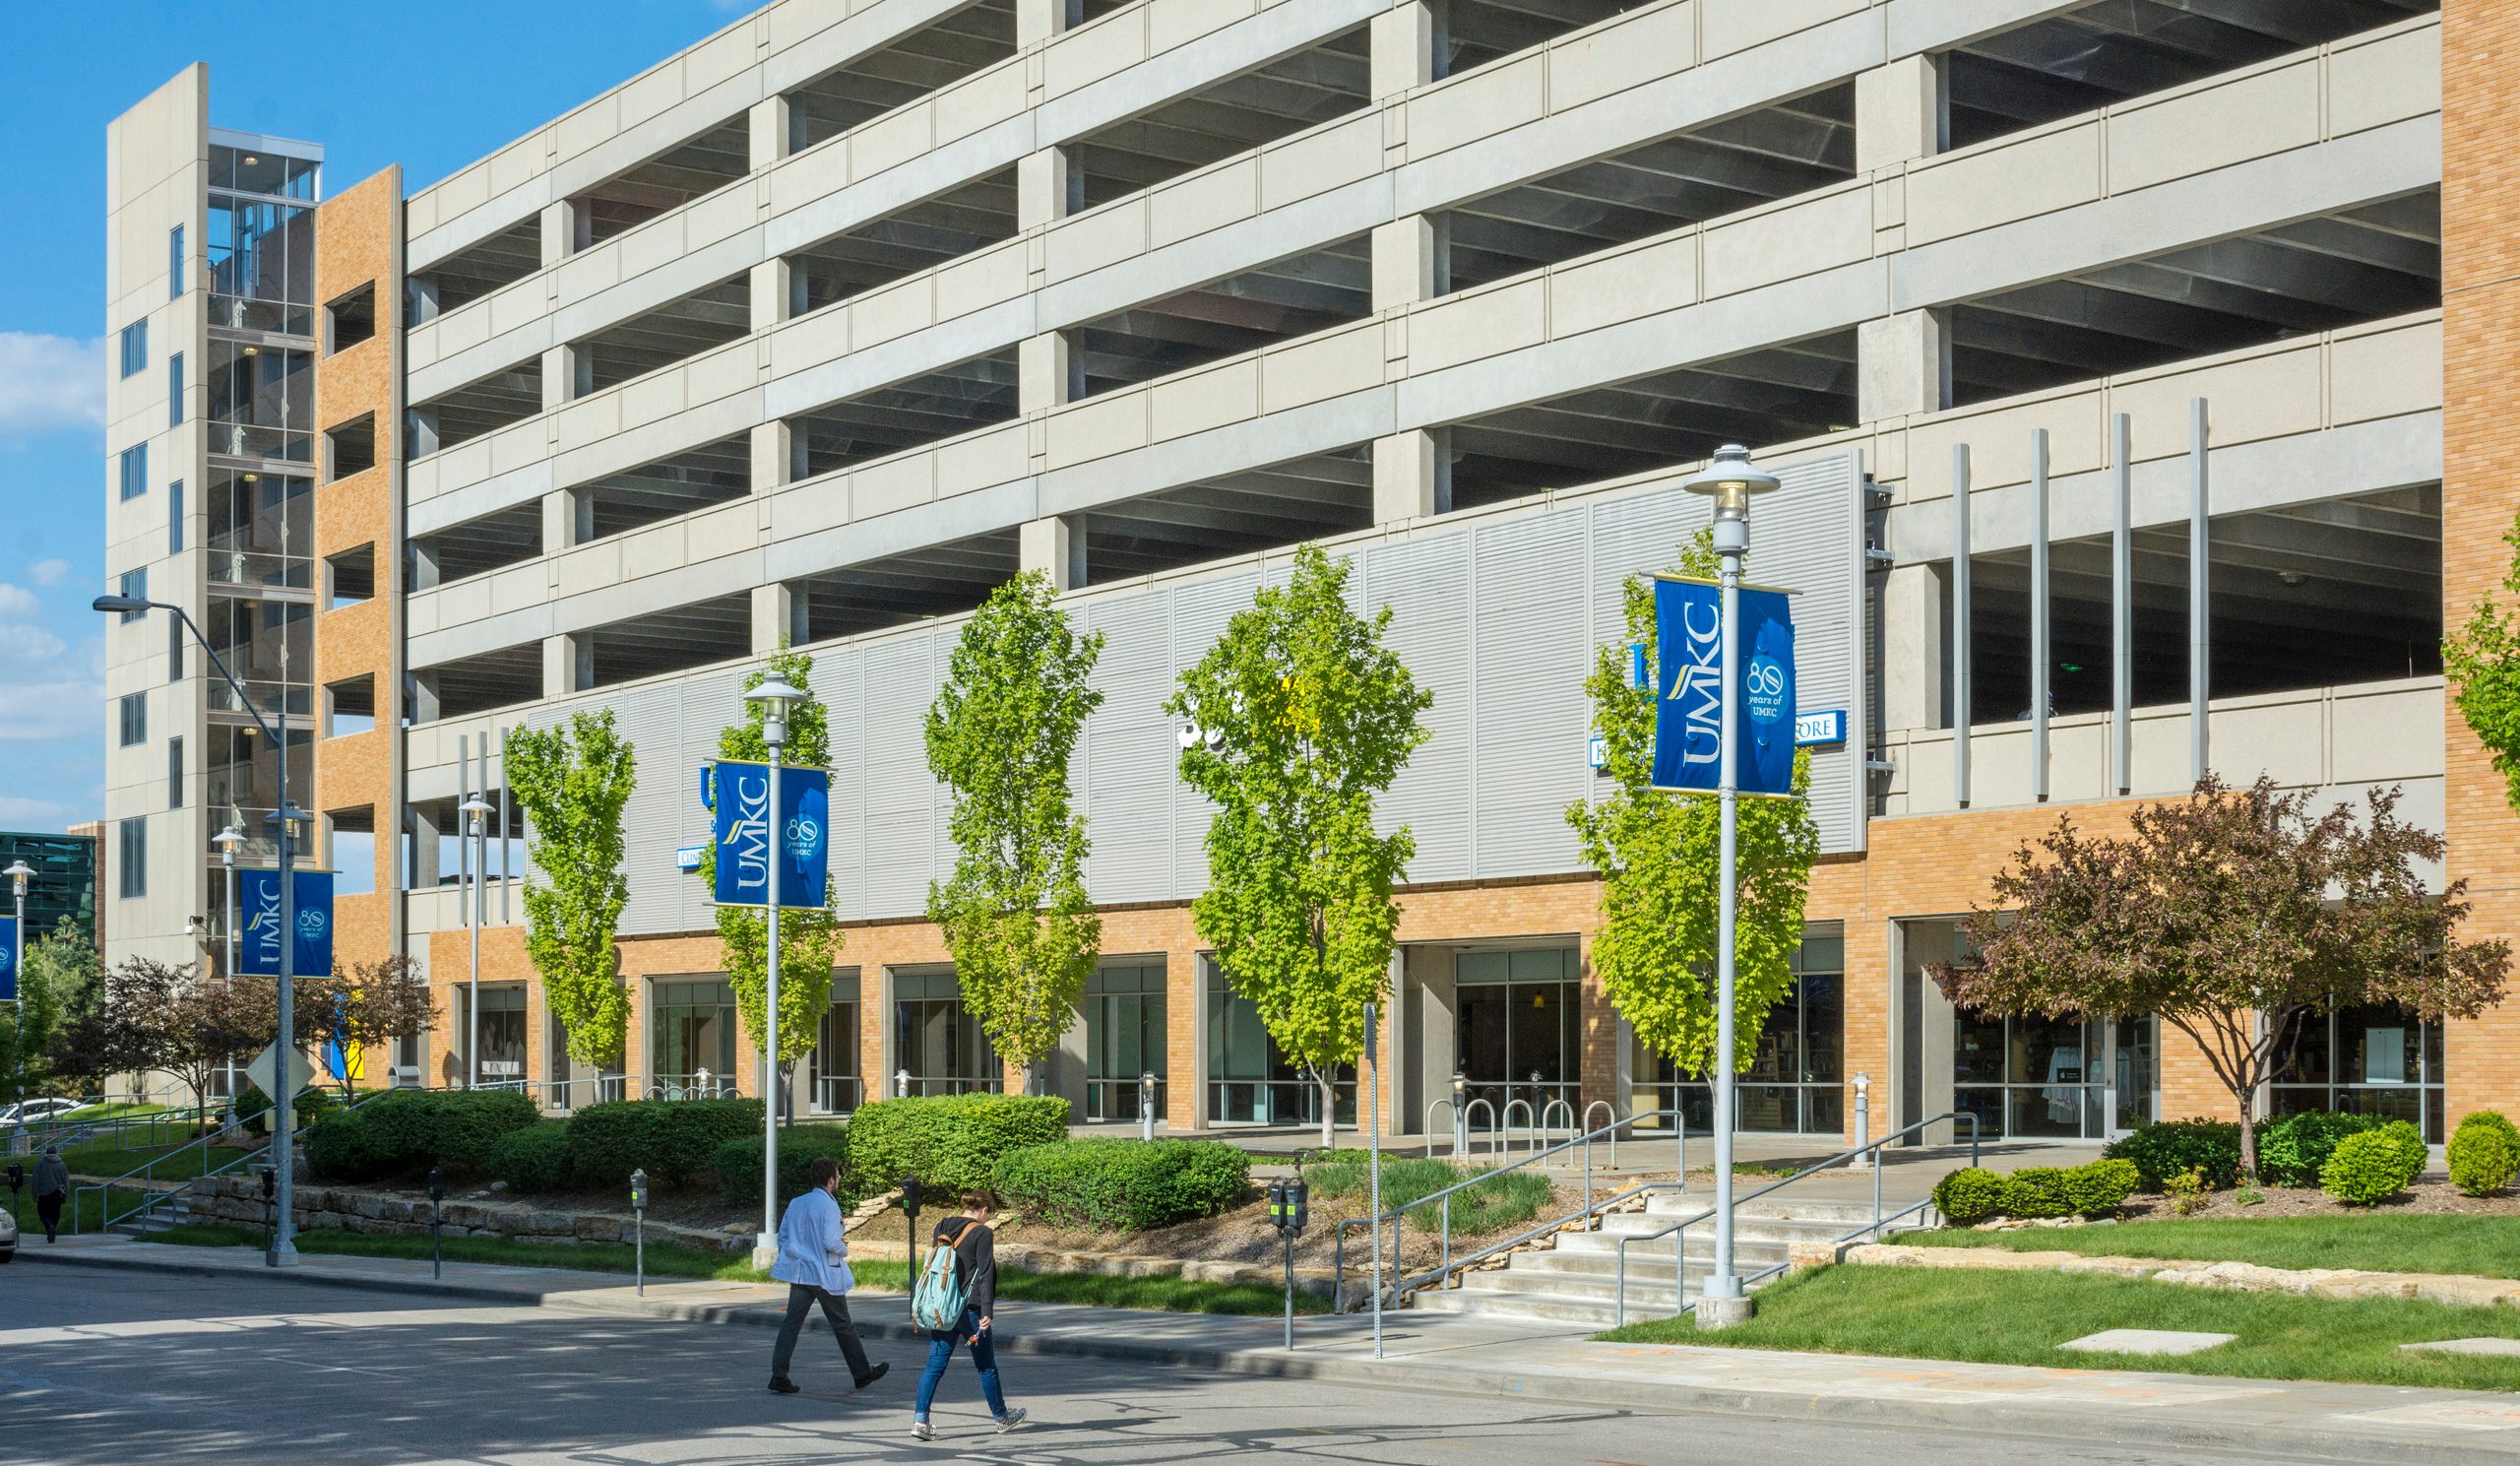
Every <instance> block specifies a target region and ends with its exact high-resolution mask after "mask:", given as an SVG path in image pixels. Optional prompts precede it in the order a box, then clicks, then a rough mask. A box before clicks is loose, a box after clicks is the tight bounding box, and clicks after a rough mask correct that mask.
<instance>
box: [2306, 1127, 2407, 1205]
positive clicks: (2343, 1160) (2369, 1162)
mask: <svg viewBox="0 0 2520 1466" xmlns="http://www.w3.org/2000/svg"><path fill="white" fill-rule="evenodd" d="M2426 1158H2427V1153H2426V1151H2425V1144H2424V1134H2423V1132H2422V1131H2420V1130H2418V1129H2416V1127H2415V1126H2413V1125H2411V1124H2408V1123H2407V1122H2406V1121H2405V1120H2402V1119H2399V1120H2391V1121H2390V1122H2389V1123H2387V1124H2385V1125H2382V1126H2381V1127H2380V1128H2378V1129H2376V1130H2364V1131H2362V1133H2361V1134H2359V1135H2348V1136H2346V1137H2345V1139H2344V1140H2343V1141H2341V1142H2339V1143H2338V1145H2337V1147H2336V1154H2334V1155H2332V1156H2330V1157H2328V1162H2327V1170H2326V1172H2325V1173H2324V1174H2323V1175H2322V1176H2321V1177H2320V1178H2319V1186H2320V1188H2321V1189H2322V1190H2324V1191H2326V1192H2327V1193H2328V1194H2329V1195H2331V1196H2333V1197H2335V1198H2336V1199H2337V1200H2339V1201H2342V1202H2344V1203H2346V1204H2347V1205H2348V1206H2377V1205H2379V1204H2380V1203H2381V1202H2383V1201H2386V1200H2388V1199H2389V1198H2390V1197H2392V1196H2395V1195H2397V1194H2398V1193H2399V1192H2401V1191H2404V1190H2405V1189H2406V1188H2407V1184H2408V1182H2410V1181H2413V1180H2414V1179H2416V1178H2417V1177H2419V1176H2421V1175H2423V1174H2424V1163H2425V1159H2426Z"/></svg>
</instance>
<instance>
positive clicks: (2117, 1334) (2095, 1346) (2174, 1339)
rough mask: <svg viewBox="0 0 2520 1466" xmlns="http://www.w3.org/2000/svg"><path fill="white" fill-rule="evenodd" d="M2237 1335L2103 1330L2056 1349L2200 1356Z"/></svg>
mask: <svg viewBox="0 0 2520 1466" xmlns="http://www.w3.org/2000/svg"><path fill="white" fill-rule="evenodd" d="M2237 1337H2238V1335H2236V1334H2192V1333H2188V1332H2185V1331H2184V1330H2181V1329H2174V1328H2105V1329H2102V1330H2101V1331H2100V1332H2099V1333H2096V1334H2085V1335H2083V1336H2082V1337H2081V1338H2079V1339H2072V1340H2069V1341H2067V1342H2065V1343H2062V1344H2059V1345H2057V1346H2056V1347H2057V1348H2059V1349H2075V1350H2081V1351H2084V1352H2087V1353H2091V1354H2201V1353H2203V1352H2204V1351H2206V1350H2208V1349H2211V1348H2214V1347H2215V1346H2216V1345H2219V1344H2228V1343H2230V1342H2232V1340H2234V1339H2235V1338H2237Z"/></svg>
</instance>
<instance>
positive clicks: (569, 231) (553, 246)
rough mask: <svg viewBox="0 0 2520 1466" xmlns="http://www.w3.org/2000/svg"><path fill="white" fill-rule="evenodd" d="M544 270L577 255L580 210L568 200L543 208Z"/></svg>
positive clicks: (546, 205)
mask: <svg viewBox="0 0 2520 1466" xmlns="http://www.w3.org/2000/svg"><path fill="white" fill-rule="evenodd" d="M541 229H542V268H544V269H545V270H548V269H550V268H551V267H552V266H554V265H556V264H558V263H560V262H561V261H562V260H565V259H567V258H568V257H569V256H571V255H573V254H576V253H577V252H578V250H579V249H580V248H581V247H582V246H580V244H579V243H578V210H577V206H576V205H575V204H574V203H572V202H571V201H569V200H567V199H562V200H560V201H559V202H558V203H556V204H545V205H543V206H542V224H541Z"/></svg>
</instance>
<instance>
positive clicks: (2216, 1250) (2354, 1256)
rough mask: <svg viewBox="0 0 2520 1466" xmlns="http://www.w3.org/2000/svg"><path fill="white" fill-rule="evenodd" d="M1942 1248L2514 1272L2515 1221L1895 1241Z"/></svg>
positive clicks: (2127, 1225) (2203, 1225)
mask: <svg viewBox="0 0 2520 1466" xmlns="http://www.w3.org/2000/svg"><path fill="white" fill-rule="evenodd" d="M1899 1241H1900V1242H1903V1243H1920V1244H1922V1245H1925V1246H1940V1247H2008V1248H2010V1249H2012V1250H2013V1251H2016V1252H2079V1253H2081V1254H2082V1255H2084V1256H2086V1257H2101V1256H2113V1257H2174V1258H2178V1259H2181V1260H2192V1261H2200V1262H2254V1263H2257V1264H2258V1265H2260V1266H2262V1267H2292V1268H2303V1267H2355V1268H2364V1269H2368V1270H2370V1271H2373V1272H2400V1273H2475V1274H2478V1275H2479V1276H2482V1277H2488V1278H2520V1217H2480V1216H2424V1215H2413V1214H2401V1215H2392V1214H2390V1213H2388V1212H2385V1211H2382V1212H2374V1213H2371V1214H2369V1215H2367V1216H2339V1217H2268V1218H2266V1219H2265V1220H2263V1221H2244V1220H2237V1219H2225V1220H2205V1219H2191V1220H2185V1221H2179V1220H2165V1221H2159V1222H2121V1223H2119V1224H2118V1225H2116V1226H2113V1227H2033V1228H2027V1229H2025V1230H2023V1231H2019V1232H1970V1231H1966V1230H1960V1229H1948V1230H1944V1231H1939V1232H1921V1233H1911V1234H1909V1235H1907V1236H1903V1237H1901V1238H1900V1239H1899Z"/></svg>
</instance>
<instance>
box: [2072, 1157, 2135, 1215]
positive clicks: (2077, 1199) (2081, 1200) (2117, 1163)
mask: <svg viewBox="0 0 2520 1466" xmlns="http://www.w3.org/2000/svg"><path fill="white" fill-rule="evenodd" d="M2136 1179H2137V1178H2136V1175H2135V1163H2134V1162H2132V1161H2128V1160H2124V1159H2116V1160H2099V1161H2094V1162H2092V1163H2091V1164H2090V1165H2088V1166H2076V1167H2074V1168H2073V1169H2072V1170H2070V1171H2067V1172H2064V1173H2063V1187H2064V1193H2065V1205H2066V1206H2067V1207H2068V1208H2069V1209H2070V1210H2072V1212H2073V1213H2074V1215H2076V1216H2078V1217H2106V1216H2110V1215H2113V1214H2115V1212H2116V1210H2117V1208H2118V1207H2120V1206H2122V1205H2124V1204H2125V1202H2126V1198H2127V1197H2129V1196H2132V1195H2134V1194H2135V1184H2136Z"/></svg>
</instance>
